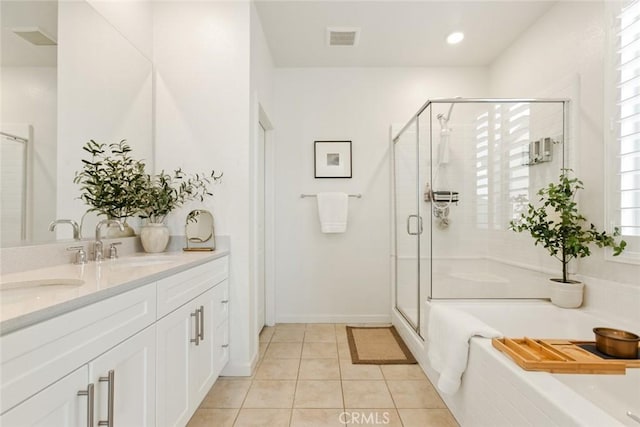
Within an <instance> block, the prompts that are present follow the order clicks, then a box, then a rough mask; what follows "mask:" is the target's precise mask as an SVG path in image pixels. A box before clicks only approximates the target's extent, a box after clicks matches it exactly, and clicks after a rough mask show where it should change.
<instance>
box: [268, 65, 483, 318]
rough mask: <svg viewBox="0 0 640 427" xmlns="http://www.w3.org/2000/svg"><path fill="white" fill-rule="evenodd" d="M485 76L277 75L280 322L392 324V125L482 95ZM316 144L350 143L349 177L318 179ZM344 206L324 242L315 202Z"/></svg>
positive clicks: (351, 71)
mask: <svg viewBox="0 0 640 427" xmlns="http://www.w3.org/2000/svg"><path fill="white" fill-rule="evenodd" d="M487 87H488V78H487V72H486V69H484V68H429V69H420V68H413V69H397V68H381V69H376V68H366V69H359V68H340V69H276V87H275V93H276V113H275V120H276V122H277V126H276V141H277V142H276V177H275V178H276V183H275V185H276V189H277V193H276V198H275V205H276V256H275V258H276V283H277V287H276V310H277V319H276V320H277V321H280V322H294V321H300V322H305V321H321V322H322V321H326V322H358V321H389V320H390V310H391V295H390V294H391V289H390V283H391V277H390V259H389V249H390V229H389V225H390V209H391V199H390V172H389V161H390V160H389V126H390V125H391V124H393V123H402V124H404V123H405V122H406V121H408V120H409V118H411V116H412V115H413V114H415V113H416V111H417V110H418V108H419V107H420V106H421V105H422V104H423V103H424V102H425V101H426V100H427V99H428V98H437V97H453V96H465V97H478V96H484V95H485V94H486V91H487ZM315 140H351V141H353V178H352V179H314V177H313V145H314V144H313V142H314V141H315ZM320 191H342V192H347V193H362V196H363V197H362V199H350V200H349V218H348V220H349V224H348V230H347V232H346V233H345V234H334V235H331V234H322V233H320V226H319V221H318V214H317V204H316V202H315V199H300V194H301V193H317V192H320Z"/></svg>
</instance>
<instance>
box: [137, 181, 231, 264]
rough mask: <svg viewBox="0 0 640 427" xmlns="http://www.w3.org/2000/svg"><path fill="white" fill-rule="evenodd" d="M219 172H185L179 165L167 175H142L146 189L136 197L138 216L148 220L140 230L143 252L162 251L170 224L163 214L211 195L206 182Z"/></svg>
mask: <svg viewBox="0 0 640 427" xmlns="http://www.w3.org/2000/svg"><path fill="white" fill-rule="evenodd" d="M221 178H222V174H220V175H217V176H216V175H215V172H214V171H211V173H210V174H209V175H205V174H195V175H187V174H185V173H184V172H183V171H182V169H178V170H176V171H174V173H173V175H169V174H167V173H165V172H164V171H162V172H160V173H159V174H157V175H149V174H148V175H145V189H144V190H143V191H142V192H141V194H140V198H139V209H138V212H139V216H140V218H143V219H146V220H147V224H146V225H145V226H143V227H142V230H141V231H140V239H141V241H142V247H143V248H144V250H145V251H146V252H152V253H155V252H163V251H164V250H165V249H166V247H167V244H168V243H169V228H168V227H167V226H166V225H165V224H164V220H165V218H166V216H167V215H168V214H169V213H171V211H173V210H174V209H177V208H179V207H180V206H182V205H184V204H185V203H186V202H189V201H192V200H199V201H201V202H202V201H203V200H204V199H205V197H207V196H211V195H212V194H211V193H210V192H209V185H210V184H212V183H216V182H218V181H219V180H220V179H221Z"/></svg>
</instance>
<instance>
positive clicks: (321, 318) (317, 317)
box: [276, 314, 391, 323]
mask: <svg viewBox="0 0 640 427" xmlns="http://www.w3.org/2000/svg"><path fill="white" fill-rule="evenodd" d="M276 323H391V316H390V315H389V314H363V315H353V314H311V315H292V316H289V315H284V316H278V317H277V318H276Z"/></svg>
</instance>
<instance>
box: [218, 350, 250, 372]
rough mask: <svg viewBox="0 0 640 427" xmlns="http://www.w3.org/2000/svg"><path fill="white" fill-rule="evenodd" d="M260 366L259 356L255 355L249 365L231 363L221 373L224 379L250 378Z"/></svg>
mask: <svg viewBox="0 0 640 427" xmlns="http://www.w3.org/2000/svg"><path fill="white" fill-rule="evenodd" d="M257 364H258V354H257V353H256V354H254V355H253V357H252V358H251V361H250V362H248V363H238V362H233V361H231V360H230V361H229V363H227V366H225V367H224V369H223V370H222V372H221V373H220V375H221V376H223V377H250V376H251V375H253V372H254V371H255V369H256V366H257Z"/></svg>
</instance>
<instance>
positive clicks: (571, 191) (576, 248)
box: [509, 169, 626, 308]
mask: <svg viewBox="0 0 640 427" xmlns="http://www.w3.org/2000/svg"><path fill="white" fill-rule="evenodd" d="M570 172H571V170H570V169H563V170H562V173H561V174H560V178H559V180H558V182H557V183H553V182H552V183H550V184H549V185H547V186H546V187H545V188H542V189H540V190H539V191H538V193H537V194H538V195H539V196H540V202H541V204H540V206H538V207H535V206H533V205H532V204H529V205H528V207H527V211H526V212H525V213H523V214H522V216H521V217H520V218H519V219H518V220H515V221H511V223H510V227H509V228H510V229H511V230H513V231H516V232H522V231H528V232H529V233H530V234H531V237H533V239H534V242H535V244H536V245H538V244H540V245H542V246H543V247H544V248H545V249H546V250H547V251H548V252H549V254H551V255H552V256H553V257H555V258H557V259H558V260H559V261H560V262H561V263H562V278H557V279H551V281H552V283H551V302H553V303H554V304H555V305H557V306H559V307H564V308H576V307H580V305H582V296H583V288H584V284H583V283H581V282H578V281H575V280H571V279H569V273H568V269H567V267H568V265H569V262H570V261H571V260H573V259H575V258H584V257H588V256H589V255H591V250H590V249H589V245H591V244H595V245H596V246H598V247H600V248H604V247H610V248H612V249H613V255H614V256H618V255H620V253H622V251H623V250H624V248H625V246H626V242H625V241H624V240H621V241H620V242H616V240H615V237H617V236H619V235H620V232H619V230H618V229H617V228H616V229H614V231H613V233H612V234H609V233H607V232H604V231H602V232H600V231H598V230H597V228H596V227H595V225H593V224H590V223H589V224H588V223H587V219H586V218H585V217H584V215H582V214H581V213H580V212H579V211H578V205H577V202H576V201H575V197H576V193H577V192H578V190H581V189H582V188H583V183H582V181H580V180H579V179H578V178H575V177H570V176H569V174H570Z"/></svg>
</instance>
